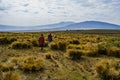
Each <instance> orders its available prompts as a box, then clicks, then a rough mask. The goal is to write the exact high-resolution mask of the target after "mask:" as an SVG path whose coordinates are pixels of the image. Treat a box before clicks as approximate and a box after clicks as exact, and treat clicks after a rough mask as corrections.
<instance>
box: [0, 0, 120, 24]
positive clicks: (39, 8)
mask: <svg viewBox="0 0 120 80" xmlns="http://www.w3.org/2000/svg"><path fill="white" fill-rule="evenodd" d="M119 14H120V1H119V0H0V24H4V25H14V26H37V25H46V24H52V23H58V22H62V21H73V22H83V21H91V20H93V21H102V22H108V23H112V24H117V25H120V16H119Z"/></svg>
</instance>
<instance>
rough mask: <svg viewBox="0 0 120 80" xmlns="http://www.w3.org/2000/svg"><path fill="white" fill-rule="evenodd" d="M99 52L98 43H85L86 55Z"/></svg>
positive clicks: (94, 54) (96, 54) (95, 54)
mask: <svg viewBox="0 0 120 80" xmlns="http://www.w3.org/2000/svg"><path fill="white" fill-rule="evenodd" d="M98 53H99V51H98V45H97V44H92V43H88V44H86V45H84V55H87V56H98V55H99V54H98Z"/></svg>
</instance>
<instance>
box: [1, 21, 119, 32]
mask: <svg viewBox="0 0 120 80" xmlns="http://www.w3.org/2000/svg"><path fill="white" fill-rule="evenodd" d="M91 29H114V30H120V25H115V24H111V23H106V22H100V21H85V22H79V23H74V22H60V23H55V24H48V25H40V26H26V27H20V26H19V27H18V26H7V25H0V31H26V32H29V31H60V30H91Z"/></svg>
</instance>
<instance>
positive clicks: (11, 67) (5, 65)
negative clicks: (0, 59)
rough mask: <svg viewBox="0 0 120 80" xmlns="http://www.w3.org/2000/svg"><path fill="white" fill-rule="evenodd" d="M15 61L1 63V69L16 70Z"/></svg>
mask: <svg viewBox="0 0 120 80" xmlns="http://www.w3.org/2000/svg"><path fill="white" fill-rule="evenodd" d="M14 66H15V64H14V63H8V62H6V63H0V70H1V71H10V70H14Z"/></svg>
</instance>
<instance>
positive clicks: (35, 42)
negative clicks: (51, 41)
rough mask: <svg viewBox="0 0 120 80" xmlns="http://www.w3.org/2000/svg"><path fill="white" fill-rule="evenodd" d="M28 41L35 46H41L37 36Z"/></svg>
mask: <svg viewBox="0 0 120 80" xmlns="http://www.w3.org/2000/svg"><path fill="white" fill-rule="evenodd" d="M28 41H29V42H30V43H32V45H33V46H34V47H38V46H39V43H38V40H37V39H35V38H31V39H29V40H28Z"/></svg>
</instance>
